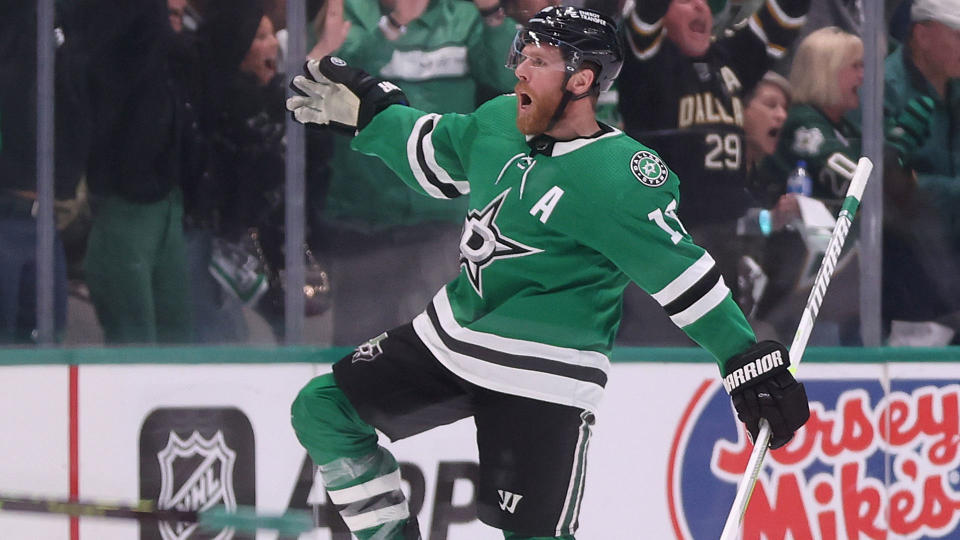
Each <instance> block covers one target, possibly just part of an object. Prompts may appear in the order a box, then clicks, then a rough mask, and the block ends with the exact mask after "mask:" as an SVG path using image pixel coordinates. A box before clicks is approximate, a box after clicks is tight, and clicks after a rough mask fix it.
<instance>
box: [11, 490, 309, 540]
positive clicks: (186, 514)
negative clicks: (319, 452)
mask: <svg viewBox="0 0 960 540" xmlns="http://www.w3.org/2000/svg"><path fill="white" fill-rule="evenodd" d="M4 510H8V511H12V512H33V513H41V514H61V515H68V516H77V517H102V518H118V519H133V520H136V521H139V522H141V523H155V522H158V521H169V522H180V523H198V524H199V526H200V527H201V528H203V529H208V530H220V529H224V528H227V527H230V528H233V529H235V530H237V531H240V532H253V531H256V530H257V529H269V530H275V531H278V532H279V533H280V535H281V536H297V535H299V534H300V533H303V532H307V531H309V530H311V529H312V528H313V519H312V517H311V516H310V514H309V512H306V511H301V510H290V511H287V512H286V513H284V514H283V515H264V514H259V513H257V511H256V509H254V508H252V507H239V508H237V509H236V510H233V511H230V512H228V511H226V509H224V508H223V507H222V506H220V507H214V508H210V509H208V510H200V511H193V510H176V509H163V508H157V507H156V505H155V504H154V502H153V501H140V502H139V503H137V504H136V505H122V504H109V503H101V502H84V501H76V500H69V499H41V498H25V497H8V496H3V495H0V511H4Z"/></svg>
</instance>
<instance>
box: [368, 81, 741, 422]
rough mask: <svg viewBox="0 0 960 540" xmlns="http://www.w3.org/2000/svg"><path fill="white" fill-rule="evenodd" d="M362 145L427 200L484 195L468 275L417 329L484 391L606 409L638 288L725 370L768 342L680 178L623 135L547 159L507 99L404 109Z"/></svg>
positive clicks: (468, 243) (477, 202) (473, 204)
mask: <svg viewBox="0 0 960 540" xmlns="http://www.w3.org/2000/svg"><path fill="white" fill-rule="evenodd" d="M352 147H353V148H354V149H355V150H358V151H360V152H363V153H366V154H370V155H375V156H379V157H380V158H381V159H382V160H383V161H384V162H385V163H386V164H387V165H388V166H390V168H391V169H393V170H394V171H395V172H396V173H397V175H398V176H399V177H400V178H402V179H403V181H404V182H406V183H407V184H408V185H409V186H410V187H412V188H413V189H415V190H417V191H419V192H421V193H423V194H425V195H429V196H431V197H436V198H454V197H459V196H469V202H470V204H469V210H468V212H467V216H466V219H465V222H464V228H463V234H462V236H461V240H460V266H461V271H460V274H459V276H458V277H457V278H456V279H454V280H453V281H452V282H450V283H449V284H447V285H446V286H445V287H444V288H443V289H441V290H440V291H439V292H438V293H437V295H436V296H435V297H434V299H433V301H432V302H431V304H430V305H429V306H428V308H427V310H426V311H425V312H424V313H422V314H421V315H419V316H418V317H417V318H416V319H415V320H414V328H415V330H416V332H417V334H418V336H419V337H420V338H421V340H423V342H424V344H425V345H426V346H427V347H428V348H429V349H430V350H431V352H432V353H434V355H435V356H436V357H437V358H438V360H440V362H441V363H443V364H444V365H445V366H446V367H447V368H449V369H450V370H451V371H453V372H454V373H456V374H457V375H459V376H461V377H463V378H465V379H467V380H468V381H470V382H473V383H475V384H478V385H480V386H484V387H487V388H492V389H494V390H498V391H502V392H506V393H510V394H516V395H523V396H527V397H531V398H534V399H541V400H545V401H550V402H556V403H562V404H565V405H573V406H578V407H582V408H586V409H588V410H595V409H596V405H597V403H598V402H599V399H600V396H601V395H602V391H603V387H604V385H605V384H606V379H607V373H608V371H609V360H608V358H607V354H608V353H609V352H610V350H611V348H612V344H613V340H614V337H615V334H616V332H617V327H618V325H619V322H620V311H621V296H622V292H623V289H624V287H625V286H626V285H627V283H628V281H629V280H633V281H635V282H636V283H637V284H638V285H639V286H640V287H641V288H643V289H644V290H645V291H647V292H648V293H650V294H651V295H652V296H653V297H654V298H655V299H656V301H657V302H658V303H660V304H661V305H662V306H663V307H664V309H665V310H666V311H667V313H668V315H670V317H671V319H672V320H673V322H674V323H676V324H677V325H678V326H680V327H681V328H682V329H683V330H684V331H685V332H686V333H687V335H689V336H690V337H691V338H692V339H693V340H695V341H696V342H697V343H699V344H700V345H701V346H703V347H704V348H706V349H707V350H709V351H710V352H711V353H712V354H713V355H714V356H715V357H716V358H717V359H718V361H720V362H723V361H724V360H726V359H727V358H729V357H731V356H733V355H734V354H737V353H739V352H741V351H742V350H744V349H746V348H747V347H749V346H750V345H752V344H753V343H755V341H756V340H755V337H754V334H753V331H752V330H751V328H750V326H749V324H748V323H747V321H746V319H745V318H744V316H743V314H742V312H741V311H740V309H739V308H738V307H737V305H736V304H735V303H734V301H733V299H732V298H731V295H730V291H729V290H728V288H727V286H726V285H725V284H724V282H723V280H722V278H721V277H720V273H719V271H718V270H717V268H716V266H715V265H714V261H713V259H712V258H711V257H710V255H709V254H708V253H706V252H705V251H704V250H703V249H702V248H700V247H699V246H697V245H696V244H694V243H693V241H692V240H691V238H690V236H689V235H688V234H687V233H686V231H685V230H684V228H683V225H682V224H681V223H680V221H679V220H678V219H677V213H676V212H677V204H678V202H679V201H678V198H679V196H678V185H679V181H678V179H677V177H676V175H675V174H674V173H672V172H671V171H670V170H669V169H668V168H667V166H666V165H665V164H664V162H663V161H662V160H661V159H660V158H659V157H658V156H657V155H656V153H655V152H653V151H652V150H650V149H649V148H647V147H645V146H643V145H642V144H640V143H638V142H637V141H635V140H633V139H631V138H630V137H628V136H626V135H625V134H623V133H622V132H620V131H619V130H616V129H614V128H610V127H607V126H603V129H602V131H601V133H599V134H597V135H594V136H592V137H586V138H579V139H574V140H571V141H555V142H553V143H552V144H546V145H543V147H542V148H539V149H538V150H533V149H532V147H531V145H530V144H528V141H527V138H526V137H525V136H524V135H523V134H521V133H520V132H519V131H518V130H517V128H516V97H515V96H514V95H506V96H500V97H498V98H495V99H493V100H490V101H488V102H487V103H486V104H484V105H483V106H481V107H480V108H479V109H477V111H476V112H474V113H472V114H466V115H463V114H445V115H438V114H426V113H423V112H421V111H418V110H416V109H413V108H410V107H405V106H401V105H393V106H391V107H389V108H387V109H386V110H384V111H382V112H380V113H379V114H377V115H376V116H375V117H374V119H373V121H372V122H371V123H370V124H369V125H368V126H366V127H365V128H364V129H363V130H362V131H360V132H359V133H358V134H357V136H356V137H355V138H354V139H353V141H352ZM397 264H403V261H397Z"/></svg>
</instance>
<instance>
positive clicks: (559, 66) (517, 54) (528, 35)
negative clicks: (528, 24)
mask: <svg viewBox="0 0 960 540" xmlns="http://www.w3.org/2000/svg"><path fill="white" fill-rule="evenodd" d="M528 46H529V47H535V48H547V47H551V48H556V49H559V50H560V56H561V57H562V59H563V60H562V61H561V62H557V61H551V60H549V58H550V56H548V55H539V54H538V55H534V54H533V53H532V52H531V49H526V53H524V49H525V48H526V47H528ZM582 59H583V53H582V52H581V51H580V49H578V48H576V47H574V46H573V45H570V44H569V43H566V42H564V41H560V40H558V39H556V38H553V37H551V36H548V35H545V34H541V33H538V32H534V31H532V30H520V31H518V32H517V35H516V37H514V38H513V45H512V46H511V47H510V53H509V54H508V55H507V63H506V66H507V68H509V69H517V66H519V65H520V64H521V63H522V62H523V61H524V60H529V62H530V65H531V66H533V67H535V68H538V69H549V70H552V71H563V72H566V73H573V72H575V71H577V69H579V68H580V63H581V61H582Z"/></svg>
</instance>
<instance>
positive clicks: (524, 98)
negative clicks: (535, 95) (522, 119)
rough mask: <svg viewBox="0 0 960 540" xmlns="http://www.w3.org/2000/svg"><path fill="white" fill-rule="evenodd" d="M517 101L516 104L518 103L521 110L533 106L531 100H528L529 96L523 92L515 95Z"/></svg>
mask: <svg viewBox="0 0 960 540" xmlns="http://www.w3.org/2000/svg"><path fill="white" fill-rule="evenodd" d="M517 101H518V103H520V108H521V109H527V108H529V107H530V105H532V104H533V99H531V98H530V95H529V94H526V93H524V92H520V93H519V94H517Z"/></svg>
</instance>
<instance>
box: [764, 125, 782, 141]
mask: <svg viewBox="0 0 960 540" xmlns="http://www.w3.org/2000/svg"><path fill="white" fill-rule="evenodd" d="M767 135H768V136H769V137H770V138H773V139H776V138H777V137H778V136H779V135H780V128H778V127H775V128H770V131H768V132H767Z"/></svg>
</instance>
